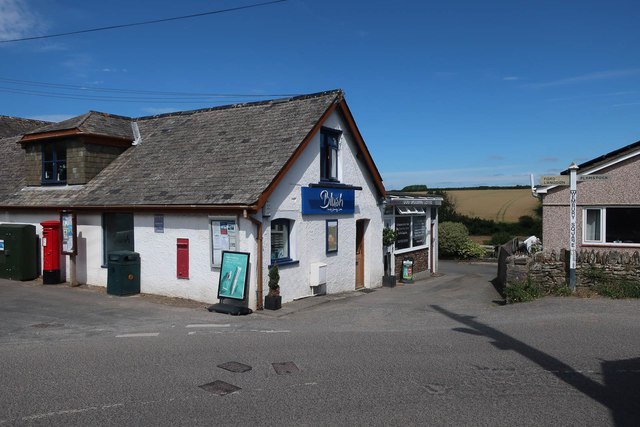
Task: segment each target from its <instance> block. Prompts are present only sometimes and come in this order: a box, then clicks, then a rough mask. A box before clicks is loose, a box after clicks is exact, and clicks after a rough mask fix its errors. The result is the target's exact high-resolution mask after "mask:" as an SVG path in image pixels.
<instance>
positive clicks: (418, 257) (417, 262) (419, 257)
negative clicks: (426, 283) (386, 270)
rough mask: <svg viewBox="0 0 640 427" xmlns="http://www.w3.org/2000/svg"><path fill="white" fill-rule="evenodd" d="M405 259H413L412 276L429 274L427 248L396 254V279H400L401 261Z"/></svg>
mask: <svg viewBox="0 0 640 427" xmlns="http://www.w3.org/2000/svg"><path fill="white" fill-rule="evenodd" d="M405 258H413V275H414V276H415V275H416V274H418V273H423V272H427V273H428V272H429V248H426V249H420V250H417V251H413V252H408V253H404V254H396V256H395V262H396V270H395V271H396V277H397V278H398V279H402V260H404V259H405Z"/></svg>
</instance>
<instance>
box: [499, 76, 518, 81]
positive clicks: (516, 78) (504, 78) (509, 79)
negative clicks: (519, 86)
mask: <svg viewBox="0 0 640 427" xmlns="http://www.w3.org/2000/svg"><path fill="white" fill-rule="evenodd" d="M502 80H507V81H512V80H520V77H515V76H507V77H503V78H502Z"/></svg>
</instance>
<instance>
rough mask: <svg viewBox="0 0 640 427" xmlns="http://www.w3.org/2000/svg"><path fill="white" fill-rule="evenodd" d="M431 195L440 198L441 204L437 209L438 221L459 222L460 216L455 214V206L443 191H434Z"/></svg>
mask: <svg viewBox="0 0 640 427" xmlns="http://www.w3.org/2000/svg"><path fill="white" fill-rule="evenodd" d="M432 193H433V194H435V195H438V196H440V197H442V204H441V205H440V206H439V207H438V221H439V222H445V221H453V222H456V221H460V216H461V215H460V214H458V213H457V212H456V204H455V202H454V201H453V200H451V198H449V195H448V194H447V192H446V191H444V190H434V191H432Z"/></svg>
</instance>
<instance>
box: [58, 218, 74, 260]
mask: <svg viewBox="0 0 640 427" xmlns="http://www.w3.org/2000/svg"><path fill="white" fill-rule="evenodd" d="M60 224H61V226H62V253H63V254H64V255H76V254H77V253H78V248H77V247H76V246H77V237H76V235H77V233H76V214H75V213H73V212H60Z"/></svg>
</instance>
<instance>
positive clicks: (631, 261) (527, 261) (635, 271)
mask: <svg viewBox="0 0 640 427" xmlns="http://www.w3.org/2000/svg"><path fill="white" fill-rule="evenodd" d="M500 263H501V264H502V265H501V266H500V267H499V268H501V269H503V270H504V271H506V274H504V275H503V277H502V278H500V277H499V279H500V285H501V286H502V288H504V287H505V286H508V284H509V283H524V282H526V281H527V280H531V281H532V282H533V283H535V284H537V285H538V286H540V287H541V288H543V289H546V290H552V289H553V288H555V287H561V286H565V285H566V284H568V281H569V251H567V250H565V249H562V250H561V251H560V252H556V251H555V250H553V251H542V252H538V253H536V254H534V255H533V256H531V255H519V254H515V255H511V256H508V257H505V258H504V259H501V260H500ZM594 273H596V274H595V276H598V277H599V280H607V279H609V280H632V281H640V253H639V252H638V251H635V252H633V253H628V252H618V251H595V250H586V249H585V250H581V251H578V252H577V253H576V286H578V287H590V286H591V285H593V277H594Z"/></svg>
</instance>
